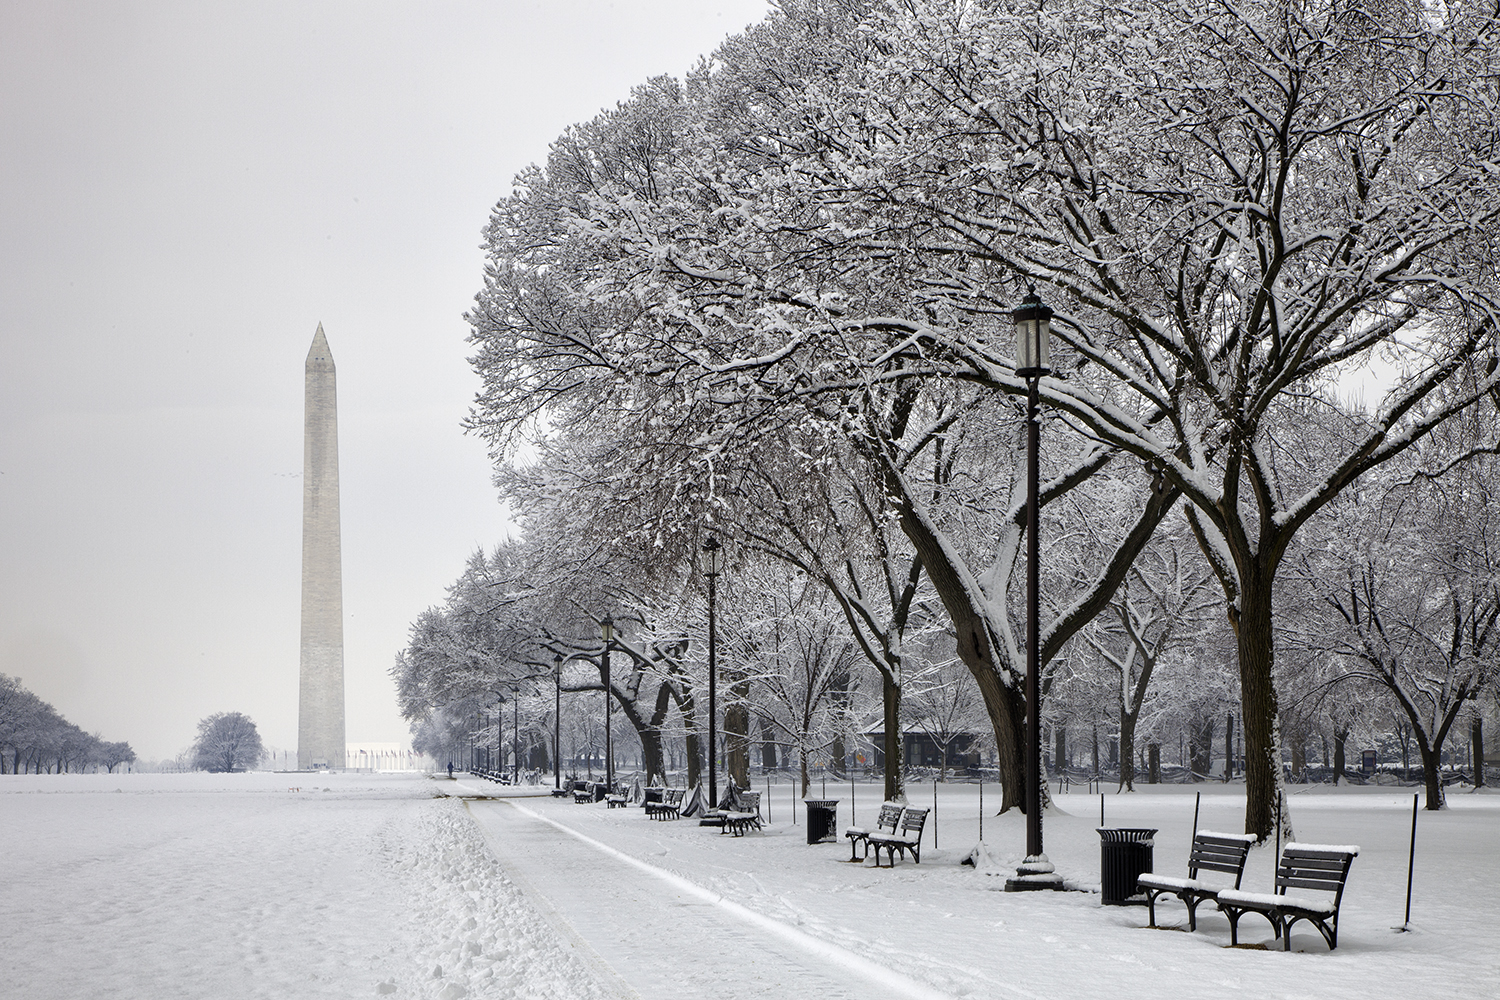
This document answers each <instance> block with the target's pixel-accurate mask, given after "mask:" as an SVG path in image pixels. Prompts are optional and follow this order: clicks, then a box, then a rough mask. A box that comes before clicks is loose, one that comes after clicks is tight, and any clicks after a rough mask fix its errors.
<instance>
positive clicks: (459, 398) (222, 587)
mask: <svg viewBox="0 0 1500 1000" xmlns="http://www.w3.org/2000/svg"><path fill="white" fill-rule="evenodd" d="M765 9H766V2H765V0H724V2H717V0H637V2H624V0H620V2H615V3H605V2H584V0H548V2H537V3H533V2H519V0H513V2H493V0H492V2H488V3H460V2H423V3H396V2H379V0H376V2H370V0H362V2H359V3H352V2H351V3H333V2H314V3H309V2H297V3H274V2H264V0H257V2H256V3H253V4H250V3H219V2H208V0H192V2H186V3H167V2H130V0H112V2H75V3H52V2H32V0H5V2H4V3H3V4H0V349H3V353H0V673H6V674H10V675H12V676H16V677H20V678H21V679H22V682H23V683H24V684H25V685H26V686H27V687H28V688H30V689H31V690H33V691H35V692H36V693H37V694H38V695H40V696H41V697H43V698H44V699H46V700H48V701H50V702H51V703H52V704H53V706H54V707H55V708H56V709H57V710H58V711H59V712H61V713H62V714H63V715H64V716H66V717H67V718H68V719H69V720H71V721H73V722H75V723H77V724H78V725H80V726H82V727H83V728H84V729H86V730H88V731H90V732H97V733H99V734H100V735H101V736H103V737H104V738H105V739H108V740H128V741H129V742H130V743H131V745H132V746H133V747H134V749H135V750H136V752H137V753H138V754H140V756H141V757H142V758H145V759H158V758H164V757H170V756H172V755H175V754H176V753H178V752H179V751H181V750H183V749H184V748H186V747H187V746H188V745H189V744H190V743H191V742H192V740H193V737H194V734H195V731H196V726H197V722H198V720H199V719H201V718H203V717H205V716H207V715H209V714H211V713H213V712H221V711H240V712H244V713H246V714H247V715H249V716H250V717H251V718H252V719H254V720H255V722H256V723H257V724H258V726H259V729H260V732H261V735H262V738H263V739H264V740H265V742H266V743H267V745H268V746H271V747H276V748H279V749H295V747H296V733H297V685H298V656H299V629H300V618H299V615H300V609H299V601H300V587H301V512H302V479H301V474H302V417H303V414H302V404H303V395H302V392H303V363H304V361H305V358H306V355H307V351H308V347H309V346H310V344H311V341H312V337H313V333H314V331H315V330H316V329H317V326H318V324H319V323H321V324H322V325H323V329H324V332H325V333H326V335H327V338H328V343H329V347H330V349H331V351H332V353H333V357H334V360H335V363H336V365H337V368H338V403H339V461H340V477H341V481H340V489H341V502H342V518H343V575H344V635H345V640H344V641H345V649H344V671H345V689H346V711H347V735H348V739H349V741H350V742H361V741H364V742H370V741H387V742H389V741H404V740H405V739H406V738H407V736H408V731H407V726H406V723H405V722H404V721H403V720H402V719H401V718H400V715H399V713H398V711H397V710H396V706H395V697H394V689H393V687H392V684H391V681H390V678H389V674H388V670H389V667H390V665H391V663H392V661H393V659H394V657H395V655H396V653H397V651H398V650H399V649H401V648H402V646H403V645H404V644H405V641H406V635H407V629H408V627H409V625H410V623H411V621H412V620H413V619H414V618H415V617H416V616H417V614H418V613H420V612H421V611H422V610H423V609H424V608H426V607H428V606H430V605H432V604H436V603H439V602H441V601H442V599H443V596H444V588H445V587H446V586H447V585H448V584H449V583H451V582H452V581H453V580H454V579H455V578H456V577H457V575H458V573H459V572H460V571H461V570H462V567H463V562H464V559H465V558H466V557H467V555H468V554H469V553H471V552H472V551H473V550H474V549H475V548H477V547H481V546H484V547H489V546H492V545H494V544H495V543H496V542H498V541H500V540H501V539H502V538H503V537H505V535H506V533H507V531H508V529H509V525H508V520H507V518H506V515H505V512H504V510H503V508H502V507H501V506H500V504H499V502H498V500H497V499H496V496H495V492H494V489H493V487H492V485H491V482H490V473H491V467H490V463H489V460H488V458H487V456H486V454H485V448H484V446H483V444H482V443H481V442H480V441H479V440H478V439H476V438H474V437H472V436H467V435H465V434H464V433H463V430H462V427H461V421H462V420H463V418H464V416H465V414H466V413H467V412H468V407H469V404H470V401H471V400H472V398H473V396H474V393H475V392H476V390H477V389H478V380H477V378H476V377H475V375H474V374H473V372H472V370H471V369H470V368H469V365H468V362H467V357H468V353H469V351H468V345H467V344H466V343H465V336H466V335H467V332H468V328H467V325H466V324H465V323H464V321H463V313H464V311H465V309H466V308H467V307H468V305H469V304H470V303H471V302H472V300H473V297H474V295H475V294H476V293H477V292H478V290H479V288H480V285H481V282H482V274H483V264H484V261H483V254H482V252H481V250H480V248H479V243H480V239H481V230H482V228H483V226H484V224H485V222H486V220H487V218H488V215H489V210H490V208H491V207H492V206H493V205H494V204H495V202H496V201H498V200H499V199H501V198H503V197H505V196H506V195H507V194H508V193H509V192H510V190H511V180H512V178H513V177H514V176H515V175H516V173H517V172H518V171H520V170H522V169H523V168H525V167H526V166H527V165H529V164H531V163H535V162H539V161H541V160H543V159H544V158H545V156H546V152H547V147H548V144H549V143H550V142H551V141H552V140H553V139H555V138H556V137H557V135H558V134H559V133H560V132H561V131H562V130H563V129H564V128H566V127H567V126H568V125H570V124H572V123H574V122H579V121H584V120H587V119H588V118H590V117H592V116H593V115H594V114H596V113H597V112H598V111H599V110H601V109H602V108H606V107H611V106H613V105H614V104H615V102H617V101H619V100H621V99H623V98H625V97H626V96H627V95H628V93H629V90H630V88H631V87H632V86H634V85H636V84H639V83H641V82H643V81H645V80H646V79H648V78H649V77H652V76H656V75H659V74H662V73H670V74H673V75H677V76H680V75H682V74H683V73H684V72H685V71H686V70H688V69H689V68H690V67H691V66H692V65H693V64H694V63H695V62H696V61H697V59H698V57H699V56H701V55H705V54H708V53H710V52H711V51H712V50H713V48H714V47H715V46H716V45H717V44H718V43H719V42H720V41H721V40H722V39H723V38H724V37H725V36H727V35H729V34H731V33H733V32H736V31H738V30H740V29H742V28H743V27H744V26H745V25H746V24H748V23H750V22H752V21H754V20H756V19H758V18H759V17H760V16H762V15H763V14H764V12H765Z"/></svg>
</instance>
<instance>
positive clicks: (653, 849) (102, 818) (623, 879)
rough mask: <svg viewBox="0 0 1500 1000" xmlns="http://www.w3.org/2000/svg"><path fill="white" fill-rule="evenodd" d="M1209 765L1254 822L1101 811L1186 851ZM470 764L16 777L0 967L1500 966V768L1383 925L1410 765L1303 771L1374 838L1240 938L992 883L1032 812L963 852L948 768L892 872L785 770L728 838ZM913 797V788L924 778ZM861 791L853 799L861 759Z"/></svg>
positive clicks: (356, 979)
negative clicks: (1347, 863) (1354, 775)
mask: <svg viewBox="0 0 1500 1000" xmlns="http://www.w3.org/2000/svg"><path fill="white" fill-rule="evenodd" d="M1199 790H1201V791H1202V792H1203V799H1202V807H1201V815H1200V817H1199V825H1200V826H1201V827H1205V828H1210V829H1219V830H1235V829H1238V828H1239V825H1240V822H1241V820H1240V817H1241V815H1242V809H1243V802H1242V795H1243V790H1242V789H1239V788H1234V787H1230V788H1228V789H1226V788H1224V786H1219V785H1205V786H1201V788H1200V789H1192V788H1176V787H1162V788H1160V790H1155V789H1153V790H1152V791H1149V792H1148V791H1141V792H1138V793H1135V794H1131V795H1121V796H1116V795H1114V794H1109V795H1107V796H1106V797H1105V806H1106V822H1107V824H1108V825H1109V826H1147V827H1157V828H1159V830H1160V832H1159V833H1158V835H1157V837H1156V847H1155V855H1156V868H1157V870H1158V871H1164V872H1168V873H1178V874H1185V873H1186V872H1185V868H1186V857H1187V849H1188V844H1189V841H1190V838H1191V831H1192V820H1193V807H1194V794H1193V793H1194V792H1195V791H1199ZM470 791H474V792H479V791H484V792H493V791H495V786H492V785H488V784H487V783H483V782H478V781H457V782H449V781H446V780H432V779H426V778H422V777H413V776H410V775H368V774H365V775H330V776H321V777H317V778H314V777H312V776H307V775H273V774H254V775H233V776H211V775H113V776H112V775H93V776H80V775H61V776H24V775H23V776H20V777H11V776H6V777H5V778H3V779H0V843H3V844H4V845H5V853H4V854H3V856H0V926H3V927H5V928H6V945H5V947H4V948H3V949H0V996H3V997H7V998H8V997H11V996H14V997H17V998H21V997H26V998H38V1000H44V998H52V997H58V998H63V997H66V998H72V997H80V998H82V997H89V998H95V997H143V998H144V997H152V998H154V997H179V996H180V997H216V998H219V997H222V998H236V997H262V996H263V997H323V996H329V997H332V996H338V997H361V996H381V995H390V996H394V997H447V998H453V997H459V996H469V997H579V998H592V997H603V996H618V995H624V996H631V995H635V996H642V997H647V998H649V1000H668V998H671V997H677V996H681V997H698V996H702V995H704V984H705V983H710V984H711V983H712V982H714V981H715V980H716V979H718V978H722V979H724V980H726V981H729V980H734V981H737V982H739V983H740V984H741V985H740V986H737V987H735V988H730V989H726V990H724V991H722V992H719V995H720V996H724V997H736V996H751V995H753V996H768V997H774V996H788V997H791V996H800V995H802V994H803V993H807V992H813V993H817V992H819V989H817V988H811V987H813V986H814V983H815V982H817V981H819V980H820V978H826V979H827V980H828V981H829V982H832V983H835V984H841V985H842V987H843V988H842V989H840V990H839V992H845V993H847V994H848V995H852V996H861V997H869V998H877V997H886V996H889V997H906V996H929V997H931V996H937V997H942V996H949V997H1054V996H1055V997H1071V996H1088V997H1092V996H1108V997H1124V998H1129V997H1157V996H1186V997H1237V996H1254V997H1257V998H1259V997H1310V998H1311V997H1350V998H1356V997H1357V998H1359V1000H1413V998H1420V997H1439V996H1441V997H1461V998H1467V997H1474V998H1479V997H1485V998H1490V997H1495V996H1500V949H1496V948H1495V947H1494V941H1495V935H1496V934H1497V933H1500V931H1497V928H1500V796H1495V795H1489V794H1477V795H1476V794H1464V793H1458V794H1454V795H1453V796H1452V798H1451V800H1450V801H1451V805H1452V808H1450V809H1449V810H1447V811H1445V812H1442V813H1438V814H1433V813H1427V812H1423V813H1421V815H1420V817H1419V820H1418V823H1419V826H1418V833H1417V865H1416V879H1415V892H1414V898H1413V905H1412V927H1413V930H1412V931H1411V932H1409V933H1396V932H1395V931H1393V929H1392V928H1393V927H1395V926H1399V925H1400V924H1401V923H1402V916H1403V913H1402V911H1403V908H1404V905H1405V893H1406V861H1407V838H1408V836H1409V834H1410V829H1411V802H1412V799H1411V793H1410V791H1406V790H1391V789H1372V788H1364V789H1340V790H1337V791H1334V790H1331V789H1325V788H1318V789H1314V790H1309V791H1306V792H1300V793H1298V794H1296V795H1295V797H1294V800H1295V805H1294V812H1293V817H1292V818H1293V820H1294V822H1295V824H1296V828H1297V834H1298V837H1299V839H1302V840H1307V841H1315V842H1321V843H1355V844H1359V845H1360V847H1361V853H1360V856H1359V858H1358V859H1357V860H1356V861H1355V863H1354V867H1353V869H1352V872H1351V875H1350V881H1349V889H1348V891H1347V893H1346V895H1345V898H1344V907H1343V919H1342V921H1341V925H1340V930H1339V947H1338V950H1337V951H1334V952H1329V951H1328V949H1327V948H1326V946H1325V945H1324V944H1323V942H1322V939H1321V938H1320V937H1319V936H1318V935H1317V933H1316V932H1315V931H1312V930H1306V929H1303V927H1302V925H1299V927H1298V928H1297V929H1296V930H1295V931H1294V936H1293V947H1294V950H1293V952H1292V953H1291V954H1284V953H1282V952H1281V951H1280V946H1279V943H1276V942H1273V941H1272V938H1271V933H1270V928H1269V925H1268V924H1267V923H1266V922H1265V921H1264V920H1262V919H1260V918H1258V917H1255V916H1254V915H1248V916H1246V917H1245V918H1244V919H1243V920H1242V922H1241V938H1240V940H1241V942H1242V943H1245V944H1249V945H1251V946H1252V947H1241V948H1238V949H1230V948H1228V947H1226V946H1227V944H1228V938H1229V935H1228V924H1227V921H1225V919H1224V918H1223V917H1222V916H1221V915H1219V914H1218V913H1217V912H1216V911H1213V910H1212V908H1211V907H1204V908H1201V909H1200V911H1199V929H1198V931H1197V932H1196V933H1187V932H1186V931H1185V930H1183V929H1182V928H1183V927H1184V926H1185V923H1186V912H1185V910H1184V909H1183V907H1182V906H1181V905H1180V904H1177V903H1175V902H1174V901H1168V902H1166V903H1164V904H1163V906H1162V907H1160V908H1159V912H1158V917H1159V919H1160V920H1161V921H1162V922H1163V923H1164V924H1166V925H1167V926H1168V927H1170V928H1172V929H1161V930H1151V929H1149V928H1146V927H1145V923H1146V914H1145V910H1144V908H1136V907H1118V908H1117V907H1102V906H1100V905H1099V897H1098V895H1097V894H1095V893H1093V892H1090V891H1079V892H1067V893H1029V894H1007V893H1004V892H1001V891H999V890H1000V888H1001V886H1002V885H1003V883H1004V879H1005V876H1006V875H1007V874H1009V872H1008V871H1007V868H1006V866H1011V865H1013V864H1014V863H1015V862H1016V861H1018V860H1019V856H1020V853H1021V847H1022V845H1023V843H1024V835H1023V826H1022V824H1023V822H1024V820H1023V818H1022V817H1019V816H1004V817H999V818H996V817H994V816H992V815H991V816H988V817H987V818H986V819H985V823H984V839H985V841H986V843H987V844H988V845H989V848H990V851H991V853H992V855H993V856H994V858H995V860H996V862H997V864H998V865H999V867H998V868H997V869H995V870H993V872H991V871H988V870H980V871H975V870H974V869H973V868H970V867H967V866H962V865H960V864H959V861H960V860H961V859H962V858H963V857H964V856H965V855H966V854H968V853H969V851H970V849H972V848H973V846H974V844H975V843H976V841H977V840H978V839H979V830H978V823H979V803H978V798H977V789H976V788H975V787H974V786H962V785H945V786H943V787H942V788H941V789H940V790H939V793H938V795H939V801H938V811H937V819H936V828H935V830H934V829H933V827H932V825H931V824H929V829H928V834H929V836H928V839H927V841H926V846H925V848H924V851H923V859H922V863H921V864H920V865H914V864H912V863H911V862H910V861H907V862H905V863H902V862H898V863H897V866H896V868H895V869H894V870H889V869H881V870H878V871H877V870H876V869H875V868H874V867H873V864H871V865H862V864H854V865H851V864H849V863H848V861H847V859H848V857H849V853H848V848H847V846H846V845H844V844H842V843H840V844H821V845H813V846H809V845H807V844H806V843H805V836H804V827H803V826H802V825H801V824H802V823H803V822H804V819H803V817H802V816H801V815H800V808H799V814H798V816H797V824H796V825H792V824H791V823H790V822H789V821H790V819H791V805H792V797H791V788H790V786H788V785H785V784H782V785H779V786H776V787H773V788H772V789H771V790H770V791H771V794H770V796H769V797H768V798H769V806H770V811H771V820H772V822H770V823H769V824H768V825H767V828H766V830H765V831H764V832H763V833H752V834H750V835H748V836H746V837H744V838H738V839H737V838H733V837H728V836H720V835H719V834H718V833H717V832H716V831H714V830H710V829H705V828H701V827H699V826H698V825H697V824H696V822H695V821H690V820H682V821H678V822H654V821H652V820H649V819H647V818H646V817H645V816H644V815H642V813H641V811H640V810H639V809H626V810H607V809H605V808H604V807H603V805H602V804H601V805H587V806H580V805H574V804H573V803H571V802H565V801H561V800H553V799H550V798H545V797H544V798H524V799H514V800H483V801H476V800H472V799H471V800H468V801H462V800H460V799H458V798H442V797H434V795H435V794H438V795H440V794H442V793H444V792H458V793H461V794H462V793H467V792H470ZM989 791H990V792H991V797H990V798H989V802H988V811H989V812H993V808H994V805H995V799H994V798H993V792H994V789H993V788H991V789H989ZM827 794H828V795H829V796H830V797H839V798H841V799H842V800H843V803H842V805H841V809H840V816H839V826H840V829H842V828H843V827H844V826H846V825H848V823H849V821H850V816H849V810H848V805H849V797H850V790H849V788H848V786H840V787H839V788H835V787H833V786H832V785H830V786H829V787H828V789H827ZM911 797H912V801H913V803H914V804H929V803H930V801H931V798H932V787H931V786H930V785H928V786H922V787H920V788H913V789H911ZM855 798H856V803H855V805H856V810H857V813H858V817H857V818H858V819H859V820H860V821H862V822H868V821H869V820H871V819H872V818H873V815H874V810H875V806H876V804H877V802H878V793H877V791H876V789H874V788H873V787H872V786H867V785H861V786H859V788H858V789H856V792H855ZM1099 803H1100V800H1099V797H1098V796H1086V795H1081V794H1073V795H1063V796H1060V797H1059V798H1058V802H1057V806H1056V808H1055V809H1054V810H1053V811H1052V812H1051V813H1050V814H1049V815H1048V818H1047V823H1046V843H1047V849H1048V853H1049V855H1050V856H1051V858H1052V860H1053V861H1054V862H1055V863H1056V864H1057V867H1058V869H1059V870H1060V871H1061V872H1062V873H1063V875H1064V876H1065V877H1066V878H1067V879H1068V880H1069V882H1070V883H1072V884H1073V885H1075V886H1078V887H1080V888H1083V889H1085V890H1091V889H1094V888H1097V885H1098V881H1099V874H1098V873H1099V846H1098V836H1097V834H1095V832H1094V829H1095V827H1096V826H1098V823H1099ZM934 833H935V834H936V846H934V844H933V840H932V834H934ZM1273 853H1274V851H1273V850H1272V849H1269V848H1268V849H1260V850H1256V851H1254V852H1252V856H1251V860H1250V864H1249V867H1248V869H1247V874H1246V876H1245V883H1244V887H1245V888H1247V889H1251V890H1269V888H1270V885H1271V869H1272V864H1273V858H1272V854H1273ZM497 857H498V858H499V860H497ZM507 866H508V868H507ZM508 871H509V872H511V873H513V875H514V877H513V878H512V877H511V876H510V875H508V874H507V872H508ZM674 935H680V940H681V942H682V943H681V945H680V946H679V945H678V944H677V943H676V941H675V940H674V939H673V938H674ZM1257 945H1265V946H1274V949H1275V950H1261V949H1260V948H1258V947H1254V946H1257ZM662 956H667V957H666V958H665V959H663V958H662ZM664 967H665V968H666V969H667V970H668V971H669V972H670V973H671V974H670V975H663V974H662V969H663V968H664ZM716 992H718V991H716ZM823 992H827V990H826V989H825V990H823Z"/></svg>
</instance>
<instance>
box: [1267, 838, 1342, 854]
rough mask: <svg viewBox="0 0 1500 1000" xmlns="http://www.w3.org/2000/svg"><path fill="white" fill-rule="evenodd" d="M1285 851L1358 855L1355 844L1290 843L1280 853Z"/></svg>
mask: <svg viewBox="0 0 1500 1000" xmlns="http://www.w3.org/2000/svg"><path fill="white" fill-rule="evenodd" d="M1286 851H1327V852H1328V853H1330V854H1356V855H1357V854H1359V845H1357V844H1303V843H1298V842H1297V841H1292V842H1291V843H1289V844H1287V845H1286V847H1285V848H1284V849H1283V851H1282V853H1283V854H1284V853H1286Z"/></svg>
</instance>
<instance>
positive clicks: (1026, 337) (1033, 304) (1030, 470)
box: [1005, 288, 1063, 892]
mask: <svg viewBox="0 0 1500 1000" xmlns="http://www.w3.org/2000/svg"><path fill="white" fill-rule="evenodd" d="M1011 319H1012V321H1013V322H1014V323H1015V327H1016V374H1017V375H1019V376H1021V377H1022V378H1024V379H1025V380H1026V564H1027V565H1026V760H1025V768H1026V777H1025V790H1024V795H1023V800H1024V804H1025V808H1026V860H1025V861H1023V862H1021V865H1020V867H1019V868H1017V869H1016V877H1015V878H1012V879H1007V880H1006V882H1005V891H1006V892H1024V891H1027V890H1032V889H1060V888H1062V884H1063V883H1062V878H1061V877H1059V876H1058V874H1057V873H1056V871H1055V870H1054V869H1053V867H1052V863H1051V862H1050V861H1048V860H1047V855H1046V853H1045V852H1044V851H1043V849H1042V742H1041V741H1042V726H1041V708H1042V698H1041V686H1040V683H1039V681H1040V676H1041V642H1040V639H1041V636H1040V634H1039V633H1040V631H1041V592H1040V582H1041V573H1040V570H1039V565H1040V554H1041V545H1040V543H1039V537H1040V535H1041V502H1040V500H1039V498H1038V493H1039V492H1040V490H1039V478H1038V473H1037V464H1038V462H1037V457H1038V456H1037V452H1038V451H1039V445H1040V442H1041V421H1040V417H1039V411H1040V409H1041V391H1040V389H1039V387H1038V383H1039V382H1040V380H1041V377H1042V376H1043V375H1048V374H1051V372H1052V367H1051V364H1052V358H1051V335H1052V310H1051V309H1050V308H1048V307H1047V305H1046V304H1045V303H1044V302H1042V300H1041V299H1040V298H1039V297H1038V296H1037V294H1036V289H1034V288H1033V289H1029V290H1028V292H1027V295H1026V298H1024V299H1022V300H1021V304H1020V306H1018V307H1017V308H1016V310H1015V311H1014V312H1012V313H1011Z"/></svg>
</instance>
